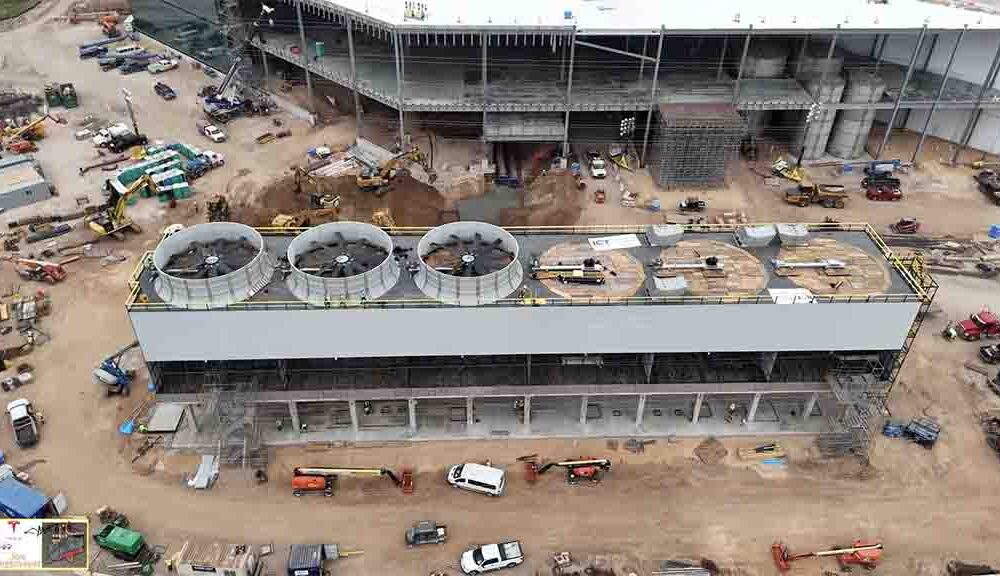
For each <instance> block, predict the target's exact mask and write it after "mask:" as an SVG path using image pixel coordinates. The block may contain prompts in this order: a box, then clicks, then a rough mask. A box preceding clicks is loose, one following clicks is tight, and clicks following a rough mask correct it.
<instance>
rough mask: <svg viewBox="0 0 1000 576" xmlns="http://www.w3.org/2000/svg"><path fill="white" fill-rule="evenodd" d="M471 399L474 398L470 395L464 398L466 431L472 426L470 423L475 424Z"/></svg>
mask: <svg viewBox="0 0 1000 576" xmlns="http://www.w3.org/2000/svg"><path fill="white" fill-rule="evenodd" d="M473 400H474V398H473V397H472V396H469V397H468V398H466V399H465V429H466V431H468V429H469V428H472V425H473V424H475V422H476V418H475V415H474V414H473Z"/></svg>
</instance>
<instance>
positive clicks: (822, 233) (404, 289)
mask: <svg viewBox="0 0 1000 576" xmlns="http://www.w3.org/2000/svg"><path fill="white" fill-rule="evenodd" d="M810 226H811V228H812V229H811V231H810V238H811V239H830V240H835V241H836V242H838V243H839V244H841V245H845V246H848V247H852V248H857V249H860V250H861V251H862V252H863V253H864V254H866V255H868V256H871V257H873V258H874V259H875V261H877V262H881V263H882V264H883V265H884V267H885V270H886V272H887V274H888V279H889V287H888V289H887V290H883V291H879V292H878V293H875V294H864V295H860V294H856V293H855V294H853V295H847V294H839V295H819V294H814V297H815V301H818V302H824V301H829V302H868V301H870V302H916V301H920V300H922V299H924V298H926V293H925V292H924V291H923V290H922V289H921V288H920V287H919V286H918V285H917V284H916V281H915V280H914V276H913V274H912V271H911V270H909V269H908V268H907V267H906V266H905V265H904V263H903V262H902V261H900V260H899V259H898V258H896V257H895V256H892V255H891V253H889V252H888V249H887V248H885V245H884V244H883V243H882V241H881V239H880V238H879V237H878V235H877V234H876V233H875V232H874V231H873V230H872V229H871V228H870V227H869V226H867V225H863V224H856V225H844V224H837V225H824V224H816V225H810ZM688 228H689V229H688V230H687V231H686V232H685V234H684V236H683V237H682V241H715V242H721V243H723V244H726V245H728V246H738V244H737V242H736V239H735V236H734V229H735V227H733V226H697V225H694V226H689V227H688ZM645 230H646V228H645V227H595V228H579V229H573V228H566V229H545V228H536V229H518V228H510V229H508V231H510V232H511V233H512V234H514V236H515V238H516V239H517V242H518V245H519V247H520V253H519V258H518V260H519V262H520V263H521V266H522V267H523V268H524V271H525V274H524V280H523V282H522V286H523V287H525V288H527V289H528V290H529V291H530V293H531V294H532V295H533V298H535V299H543V300H540V301H539V302H538V303H542V304H545V305H560V304H562V305H569V304H572V305H586V304H605V305H607V304H611V305H624V304H728V303H771V302H773V299H772V297H771V296H770V293H769V292H768V290H770V289H792V288H799V287H800V286H799V285H797V284H796V283H795V282H794V280H793V279H792V278H789V277H785V276H779V275H777V274H775V272H774V269H773V266H772V265H771V259H772V258H776V257H778V253H779V250H780V249H781V247H782V246H781V244H780V243H779V242H778V239H777V238H775V239H774V241H773V242H772V243H771V244H770V245H768V246H765V247H760V248H752V247H743V250H745V251H746V252H748V253H749V254H751V255H752V256H753V257H754V258H756V259H757V260H758V261H759V263H760V265H761V266H760V267H761V269H762V270H763V273H764V279H763V283H762V288H760V289H759V290H757V291H755V292H753V293H748V292H746V291H743V292H741V293H740V294H739V295H737V294H733V293H729V294H725V295H723V294H717V293H714V294H692V295H688V296H663V295H662V294H663V293H662V292H659V291H658V290H657V289H656V286H655V281H654V275H653V274H651V273H650V272H649V268H648V264H649V263H650V262H651V261H653V260H654V259H657V258H659V257H660V256H661V252H662V250H663V247H657V246H650V245H649V244H648V242H647V241H646V239H645V237H644V234H645ZM388 231H389V232H390V234H391V235H392V239H393V243H394V245H395V246H396V247H399V248H402V249H411V252H410V253H411V254H415V253H416V250H415V248H416V245H417V242H418V241H419V239H420V238H421V236H422V235H423V233H424V232H425V231H426V229H407V230H388ZM262 232H263V237H264V240H265V245H266V247H267V250H268V251H269V252H270V253H271V254H273V255H275V256H276V257H278V258H280V257H283V256H284V254H285V253H286V250H287V248H288V244H289V243H290V242H291V241H292V239H293V238H294V237H295V235H296V234H297V233H298V232H300V231H295V233H278V231H275V230H270V231H269V230H262ZM621 233H635V234H637V235H638V236H639V239H640V241H641V243H642V245H641V246H639V247H637V248H629V249H626V250H623V252H627V253H628V254H629V255H630V256H632V257H633V258H634V259H635V260H636V261H637V262H638V263H639V264H640V265H641V266H642V267H643V269H644V270H645V278H644V279H643V280H642V283H641V285H640V287H639V288H638V289H637V290H635V291H634V292H633V293H632V294H631V295H628V296H622V295H615V296H610V295H609V296H594V297H590V298H588V297H573V298H565V297H564V296H563V295H561V294H559V293H556V292H553V291H552V290H551V289H550V288H549V285H547V283H546V282H545V281H540V280H536V279H532V278H531V276H530V274H529V271H530V269H531V262H532V260H533V259H534V258H535V257H536V256H540V255H542V254H543V253H545V252H546V251H547V250H549V249H550V248H552V247H554V246H556V245H559V244H563V243H566V242H581V243H584V244H586V243H587V240H588V238H595V237H601V236H609V235H615V234H621ZM610 253H611V252H604V253H598V254H599V255H600V254H610ZM706 256H708V255H707V254H706ZM726 258H727V256H723V260H724V261H725V259H726ZM154 277H155V271H154V269H153V268H152V265H151V263H150V258H145V259H144V260H143V262H142V263H141V264H140V266H139V267H137V269H136V271H135V272H134V273H133V280H132V288H133V293H132V296H131V297H130V299H129V303H128V305H129V309H130V310H133V309H134V310H164V309H174V308H170V307H168V306H167V305H166V304H164V303H163V300H162V299H161V298H160V297H159V295H158V294H157V293H156V290H155V289H154V287H153V279H154ZM837 279H838V278H837V277H830V280H831V282H836V281H837ZM523 304H524V301H523V300H522V299H520V298H519V297H518V296H517V295H516V294H512V295H511V296H510V297H509V298H508V299H505V300H501V301H500V302H498V303H496V304H492V305H491V306H504V305H506V306H523ZM428 305H430V306H445V307H450V306H449V305H447V304H442V303H440V302H438V301H437V300H434V299H432V298H429V297H428V296H426V295H425V294H424V293H423V292H421V291H420V289H419V288H418V287H417V285H416V283H415V282H414V278H413V277H412V276H411V275H410V274H409V273H407V272H406V271H405V270H403V271H402V272H401V274H400V277H399V280H398V281H397V282H396V284H395V285H394V287H393V288H392V289H391V290H390V291H389V292H388V293H386V294H384V295H383V296H382V297H380V298H378V299H374V300H371V301H369V302H367V303H366V304H365V306H380V307H410V306H428ZM285 307H287V308H290V309H291V308H309V307H315V305H309V304H306V303H305V302H302V301H300V300H298V299H297V298H296V297H295V296H294V295H293V294H292V292H291V291H290V290H289V288H288V286H287V284H286V281H285V280H284V274H283V273H282V272H281V271H280V270H276V271H275V273H274V275H273V277H272V279H271V281H270V283H269V284H268V285H267V286H266V287H264V288H263V289H262V290H260V291H259V292H257V293H256V294H254V295H253V296H252V297H251V298H250V299H248V300H247V301H245V302H243V303H239V304H235V305H231V306H229V308H230V309H241V310H242V309H274V308H285Z"/></svg>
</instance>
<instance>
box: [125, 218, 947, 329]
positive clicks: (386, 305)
mask: <svg viewBox="0 0 1000 576" xmlns="http://www.w3.org/2000/svg"><path fill="white" fill-rule="evenodd" d="M681 226H682V227H683V228H684V229H685V231H688V232H692V233H699V232H701V233H727V232H733V233H735V232H736V230H737V229H738V228H740V227H742V226H752V224H682V225H681ZM805 226H807V227H808V228H809V230H810V231H813V232H864V233H865V234H866V235H867V236H868V238H869V239H871V241H872V242H873V243H874V244H875V245H876V247H878V249H879V251H880V252H881V254H882V255H883V257H884V258H885V259H886V261H887V262H889V264H890V265H891V266H892V267H893V268H895V269H896V271H897V272H899V274H900V275H901V276H902V277H903V279H904V280H905V281H906V283H907V285H908V286H909V287H910V288H911V289H912V290H913V293H906V294H864V295H843V296H841V295H828V296H816V295H814V296H813V299H812V302H814V303H820V304H857V303H888V304H899V303H905V302H927V301H928V299H929V298H931V296H930V295H928V293H927V291H926V290H925V289H924V283H922V282H920V281H917V279H916V278H915V276H920V275H921V273H919V272H918V270H916V269H914V267H913V263H912V261H909V263H908V262H907V261H904V260H903V259H901V258H899V257H898V256H897V255H895V254H894V253H893V252H892V251H891V250H889V247H888V246H887V245H886V244H885V242H884V241H883V240H882V238H881V237H880V236H879V235H878V233H877V232H876V231H875V230H874V229H873V228H872V227H871V226H869V225H868V224H863V223H843V224H842V223H816V224H805ZM383 229H384V230H385V231H386V232H387V233H389V234H392V235H422V234H424V233H426V232H427V231H428V230H430V229H431V228H430V227H396V228H383ZM646 229H647V226H634V225H604V226H534V227H528V226H514V227H506V228H505V230H507V231H508V232H510V233H511V234H515V235H529V234H580V235H586V234H633V233H634V234H642V233H645V232H646ZM305 230H307V228H273V227H262V228H257V231H259V232H260V233H261V234H262V235H269V236H295V235H298V234H300V233H302V232H304V231H305ZM151 257H152V252H147V253H146V254H144V255H143V257H142V259H141V260H140V262H139V264H138V265H137V266H136V269H135V270H133V271H132V274H131V276H130V277H129V287H130V288H131V289H132V290H131V294H130V295H129V298H128V300H127V302H126V309H127V310H129V311H172V310H185V311H190V310H242V311H252V310H322V309H326V310H334V309H337V310H344V309H396V308H451V307H453V306H452V305H450V304H445V303H443V302H440V301H438V300H435V299H432V298H406V299H396V300H381V299H380V300H371V301H342V300H330V301H328V302H326V303H324V304H315V303H308V302H303V301H301V300H289V301H256V302H254V301H248V302H239V303H235V304H230V305H227V306H224V307H212V306H208V305H206V306H204V307H187V308H177V307H175V306H171V305H169V304H166V303H162V302H143V301H141V300H142V299H143V296H144V295H143V294H142V293H141V290H140V287H139V277H140V276H141V275H142V273H143V272H144V271H145V269H146V267H147V266H148V265H149V263H150V262H151V260H150V258H151ZM931 282H933V280H931ZM719 304H774V300H773V299H772V298H771V297H770V296H768V295H759V294H757V295H747V296H739V295H738V296H627V297H617V298H614V297H607V298H563V297H555V298H536V297H529V298H503V299H500V300H497V301H496V302H491V303H488V304H482V305H479V307H517V306H651V305H655V306H662V305H675V306H676V305H719Z"/></svg>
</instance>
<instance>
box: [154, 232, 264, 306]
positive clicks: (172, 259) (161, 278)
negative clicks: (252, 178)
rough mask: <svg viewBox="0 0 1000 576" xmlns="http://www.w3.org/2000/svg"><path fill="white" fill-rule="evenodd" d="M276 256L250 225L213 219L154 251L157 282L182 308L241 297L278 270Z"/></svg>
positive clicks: (162, 292)
mask: <svg viewBox="0 0 1000 576" xmlns="http://www.w3.org/2000/svg"><path fill="white" fill-rule="evenodd" d="M274 265H275V260H274V257H273V256H271V255H270V254H268V252H267V251H266V250H265V249H264V239H263V238H261V236H260V234H259V233H258V232H257V231H256V230H254V229H253V228H251V227H249V226H244V225H243V224H236V223H233V222H211V223H208V224H199V225H197V226H192V227H190V228H185V229H184V230H181V231H180V232H177V233H176V234H173V235H171V236H169V237H168V238H166V239H165V240H163V241H162V242H160V244H159V246H157V247H156V250H155V251H154V252H153V266H154V267H155V268H156V271H157V276H156V279H155V280H154V283H153V286H154V288H155V289H156V293H157V295H159V297H160V298H162V299H163V301H164V302H166V303H167V304H169V305H171V306H176V307H178V308H222V307H225V306H228V305H230V304H235V303H237V302H242V301H244V300H246V299H248V298H250V297H251V296H253V295H254V294H255V293H256V292H257V291H258V290H260V289H261V288H263V287H264V286H265V285H266V284H267V283H268V282H269V281H270V280H271V276H272V275H273V274H274Z"/></svg>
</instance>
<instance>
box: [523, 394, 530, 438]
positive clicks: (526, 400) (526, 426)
mask: <svg viewBox="0 0 1000 576" xmlns="http://www.w3.org/2000/svg"><path fill="white" fill-rule="evenodd" d="M523 409H524V429H525V430H527V431H529V432H530V431H531V396H525V397H524V408H523Z"/></svg>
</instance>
